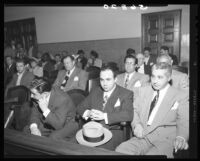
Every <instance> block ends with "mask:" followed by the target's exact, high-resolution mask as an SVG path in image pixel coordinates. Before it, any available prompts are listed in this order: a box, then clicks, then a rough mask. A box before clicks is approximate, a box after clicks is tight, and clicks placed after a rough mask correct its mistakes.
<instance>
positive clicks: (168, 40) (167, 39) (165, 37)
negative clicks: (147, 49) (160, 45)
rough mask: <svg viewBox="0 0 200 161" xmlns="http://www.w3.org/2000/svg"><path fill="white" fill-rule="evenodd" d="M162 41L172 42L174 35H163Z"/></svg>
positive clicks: (171, 33)
mask: <svg viewBox="0 0 200 161" xmlns="http://www.w3.org/2000/svg"><path fill="white" fill-rule="evenodd" d="M164 41H167V42H170V41H174V33H173V32H170V33H164Z"/></svg>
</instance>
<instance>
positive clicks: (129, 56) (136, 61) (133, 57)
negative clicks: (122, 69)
mask: <svg viewBox="0 0 200 161" xmlns="http://www.w3.org/2000/svg"><path fill="white" fill-rule="evenodd" d="M128 58H131V59H135V64H137V63H138V60H137V58H136V57H135V56H133V55H127V56H125V58H124V63H125V62H126V59H128Z"/></svg>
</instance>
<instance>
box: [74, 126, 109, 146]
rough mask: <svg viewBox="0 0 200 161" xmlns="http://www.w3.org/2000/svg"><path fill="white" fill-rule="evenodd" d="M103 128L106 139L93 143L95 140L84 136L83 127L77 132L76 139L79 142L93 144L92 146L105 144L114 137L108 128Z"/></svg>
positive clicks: (87, 144)
mask: <svg viewBox="0 0 200 161" xmlns="http://www.w3.org/2000/svg"><path fill="white" fill-rule="evenodd" d="M103 130H104V139H103V140H101V141H100V142H96V143H93V142H88V141H86V140H85V139H84V138H83V132H82V129H81V130H79V131H78V132H77V133H76V140H77V141H78V143H79V144H82V145H86V146H91V147H95V146H100V145H103V144H105V143H107V142H108V141H109V140H110V139H111V138H112V133H111V131H110V130H108V129H106V128H103Z"/></svg>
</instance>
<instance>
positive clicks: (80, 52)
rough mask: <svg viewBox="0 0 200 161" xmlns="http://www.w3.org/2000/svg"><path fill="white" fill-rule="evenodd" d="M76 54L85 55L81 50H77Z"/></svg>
mask: <svg viewBox="0 0 200 161" xmlns="http://www.w3.org/2000/svg"><path fill="white" fill-rule="evenodd" d="M77 54H85V52H84V51H83V50H78V52H77Z"/></svg>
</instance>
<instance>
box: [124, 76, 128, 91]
mask: <svg viewBox="0 0 200 161" xmlns="http://www.w3.org/2000/svg"><path fill="white" fill-rule="evenodd" d="M128 81H129V74H127V76H126V80H125V84H124V87H125V88H127V86H128Z"/></svg>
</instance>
